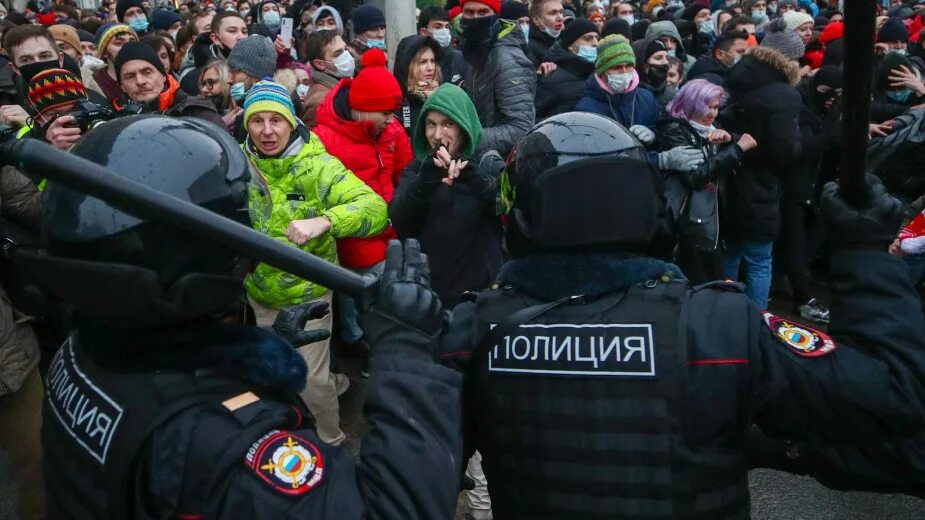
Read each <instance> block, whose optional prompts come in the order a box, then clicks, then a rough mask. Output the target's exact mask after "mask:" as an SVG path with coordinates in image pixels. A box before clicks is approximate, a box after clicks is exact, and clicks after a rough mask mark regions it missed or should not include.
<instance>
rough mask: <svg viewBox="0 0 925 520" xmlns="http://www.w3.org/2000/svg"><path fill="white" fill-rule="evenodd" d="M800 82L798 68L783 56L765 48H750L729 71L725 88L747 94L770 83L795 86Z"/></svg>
mask: <svg viewBox="0 0 925 520" xmlns="http://www.w3.org/2000/svg"><path fill="white" fill-rule="evenodd" d="M799 81H800V66H799V65H797V62H795V61H793V60H789V59H787V57H786V56H784V55H783V54H781V53H779V52H777V51H775V50H774V49H769V48H767V47H752V48H751V49H749V50H748V51H746V53H745V56H744V57H743V58H742V60H741V61H740V62H739V63H738V64H737V65H736V66H735V67H733V68H732V70H730V71H729V76H728V79H727V80H726V87H727V88H728V89H729V90H730V91H732V92H738V93H744V92H749V91H752V90H755V89H758V88H761V87H764V86H766V85H769V84H771V83H787V84H788V85H790V86H796V84H797V83H798V82H799Z"/></svg>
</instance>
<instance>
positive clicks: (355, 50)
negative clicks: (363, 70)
mask: <svg viewBox="0 0 925 520" xmlns="http://www.w3.org/2000/svg"><path fill="white" fill-rule="evenodd" d="M350 21H351V22H352V23H353V34H354V37H353V40H352V41H351V42H350V43H349V44H347V50H349V51H350V54H351V55H353V59H354V61H356V64H357V67H356V68H357V69H359V68H360V64H361V61H360V57H361V56H363V53H365V52H366V51H367V50H369V49H379V50H385V15H384V14H383V13H382V11H381V10H380V9H379V8H378V7H376V6H374V5H370V4H363V5H361V6H359V7H357V8H356V9H354V10H353V13H351V14H350Z"/></svg>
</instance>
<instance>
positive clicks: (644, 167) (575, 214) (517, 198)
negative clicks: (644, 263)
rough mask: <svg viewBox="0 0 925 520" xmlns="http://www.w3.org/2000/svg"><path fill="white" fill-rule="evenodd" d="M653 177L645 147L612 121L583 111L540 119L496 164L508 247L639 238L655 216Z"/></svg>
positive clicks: (631, 242)
mask: <svg viewBox="0 0 925 520" xmlns="http://www.w3.org/2000/svg"><path fill="white" fill-rule="evenodd" d="M656 183H657V172H656V170H655V169H654V168H653V167H652V166H651V164H650V163H649V161H648V160H647V157H646V150H645V147H644V146H643V145H642V143H640V142H639V141H638V140H637V139H636V137H635V136H633V134H632V133H630V132H629V131H628V130H627V129H626V128H624V127H623V126H622V125H620V124H619V123H617V122H616V121H614V120H612V119H610V118H607V117H603V116H600V115H597V114H592V113H587V112H568V113H564V114H559V115H557V116H553V117H550V118H548V119H545V120H543V121H542V122H540V123H539V124H537V125H536V126H534V127H533V129H531V130H530V131H529V132H528V133H527V134H526V135H525V136H524V137H523V139H521V140H520V141H519V142H518V143H517V145H515V147H514V150H513V152H512V153H511V156H510V157H509V158H508V162H507V166H506V167H505V170H504V172H502V177H501V206H502V210H503V212H504V213H505V214H506V215H507V216H506V218H505V235H506V244H507V247H508V250H509V252H510V253H511V254H512V255H513V256H523V255H525V254H530V253H531V252H536V251H538V250H539V251H548V250H562V249H576V248H577V249H581V248H592V247H595V246H605V247H614V246H616V247H635V246H637V245H644V244H646V243H648V242H649V241H650V240H651V238H652V235H653V234H654V232H655V229H656V224H657V214H658V211H659V196H658V190H657V186H656Z"/></svg>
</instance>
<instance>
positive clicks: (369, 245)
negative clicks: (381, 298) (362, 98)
mask: <svg viewBox="0 0 925 520" xmlns="http://www.w3.org/2000/svg"><path fill="white" fill-rule="evenodd" d="M352 83H353V80H352V79H349V78H347V79H342V80H341V81H340V83H338V84H337V86H336V87H334V90H332V91H331V92H329V93H328V96H327V97H326V98H324V101H323V102H322V103H321V106H320V107H319V108H318V124H317V125H316V126H315V128H314V132H315V134H316V135H317V136H318V138H319V139H320V140H321V142H322V144H324V147H325V149H326V150H327V151H328V153H329V154H331V155H333V156H334V157H337V158H338V159H340V161H341V163H343V165H344V167H345V168H347V169H348V170H350V171H351V172H353V174H354V175H356V176H357V177H358V178H359V179H360V180H361V181H363V182H365V183H366V185H367V186H369V187H370V188H372V190H373V191H374V192H376V194H378V195H379V196H380V197H382V198H383V200H385V202H386V204H388V202H389V201H390V200H392V194H393V193H394V192H395V185H396V184H398V178H399V177H400V176H401V172H402V170H404V169H405V166H407V165H408V163H409V162H411V159H412V154H411V140H410V139H409V138H408V134H406V133H405V130H404V128H402V125H401V123H399V122H398V120H396V119H393V120H392V122H391V123H390V124H389V125H388V126H387V127H386V128H385V130H383V131H382V132H381V133H380V134H379V135H378V136H377V135H376V131H375V129H374V128H373V124H372V123H371V122H369V121H352V120H351V119H350V106H349V105H348V101H347V96H348V94H349V92H350V86H351V84H352ZM364 237H368V238H364ZM393 238H395V231H394V230H393V229H392V228H391V227H387V228H385V230H384V231H383V232H382V233H380V234H378V235H375V236H372V235H363V237H361V238H340V239H338V241H337V256H338V258H340V263H341V265H343V266H345V267H350V268H352V269H362V268H365V267H370V266H372V265H375V264H377V263H379V262H381V261H383V260H385V250H386V247H387V246H388V243H389V240H391V239H393Z"/></svg>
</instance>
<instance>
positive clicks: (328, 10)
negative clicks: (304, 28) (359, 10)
mask: <svg viewBox="0 0 925 520" xmlns="http://www.w3.org/2000/svg"><path fill="white" fill-rule="evenodd" d="M324 13H331V16H332V17H333V18H334V25H336V26H337V34H340V35H343V34H344V21H343V20H341V18H340V13H338V12H337V9H334V8H333V7H331V6H328V5H323V6H321V7H319V8H318V10H317V11H315V14H313V15H312V26H314V25H315V22H317V21H318V19H319V18H321V15H323V14H324Z"/></svg>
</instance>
